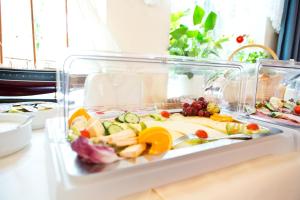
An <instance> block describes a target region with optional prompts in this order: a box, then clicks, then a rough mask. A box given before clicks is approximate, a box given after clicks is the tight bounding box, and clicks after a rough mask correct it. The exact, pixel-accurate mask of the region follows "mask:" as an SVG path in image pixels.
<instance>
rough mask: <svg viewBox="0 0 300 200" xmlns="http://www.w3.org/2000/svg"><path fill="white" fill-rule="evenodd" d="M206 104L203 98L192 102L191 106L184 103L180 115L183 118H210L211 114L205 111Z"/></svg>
mask: <svg viewBox="0 0 300 200" xmlns="http://www.w3.org/2000/svg"><path fill="white" fill-rule="evenodd" d="M207 105H208V102H207V101H206V100H205V98H204V97H200V98H199V99H198V100H195V101H193V102H192V104H189V103H184V104H183V108H182V114H183V115H184V116H199V117H210V116H211V115H212V113H210V112H209V111H207Z"/></svg>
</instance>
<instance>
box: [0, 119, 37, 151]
mask: <svg viewBox="0 0 300 200" xmlns="http://www.w3.org/2000/svg"><path fill="white" fill-rule="evenodd" d="M31 124H32V117H31V116H28V115H24V114H15V113H0V157H3V156H6V155H9V154H11V153H14V152H16V151H18V150H20V149H22V148H23V147H25V146H26V145H27V144H29V142H30V139H31V133H32V129H31Z"/></svg>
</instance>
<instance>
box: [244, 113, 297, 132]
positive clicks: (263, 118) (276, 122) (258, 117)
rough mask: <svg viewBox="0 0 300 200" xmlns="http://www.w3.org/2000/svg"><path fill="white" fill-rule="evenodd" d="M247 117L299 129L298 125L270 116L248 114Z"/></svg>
mask: <svg viewBox="0 0 300 200" xmlns="http://www.w3.org/2000/svg"><path fill="white" fill-rule="evenodd" d="M248 118H251V119H255V120H259V121H262V122H267V123H270V124H275V125H279V126H284V127H287V128H292V129H300V125H292V124H288V123H284V122H280V121H275V120H274V119H273V118H271V117H260V116H256V115H250V116H248Z"/></svg>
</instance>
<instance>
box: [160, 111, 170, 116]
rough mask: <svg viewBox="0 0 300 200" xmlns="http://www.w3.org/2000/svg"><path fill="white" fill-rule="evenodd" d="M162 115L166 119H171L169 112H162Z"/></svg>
mask: <svg viewBox="0 0 300 200" xmlns="http://www.w3.org/2000/svg"><path fill="white" fill-rule="evenodd" d="M160 115H161V116H163V117H165V118H169V117H170V113H169V112H168V111H161V113H160Z"/></svg>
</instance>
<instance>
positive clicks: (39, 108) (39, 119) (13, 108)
mask: <svg viewBox="0 0 300 200" xmlns="http://www.w3.org/2000/svg"><path fill="white" fill-rule="evenodd" d="M57 110H58V104H57V103H52V102H23V103H14V104H2V105H1V107H0V113H1V112H2V113H19V114H24V115H28V116H33V119H32V129H41V128H44V127H45V122H46V119H48V118H51V117H53V116H55V114H56V113H57Z"/></svg>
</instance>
